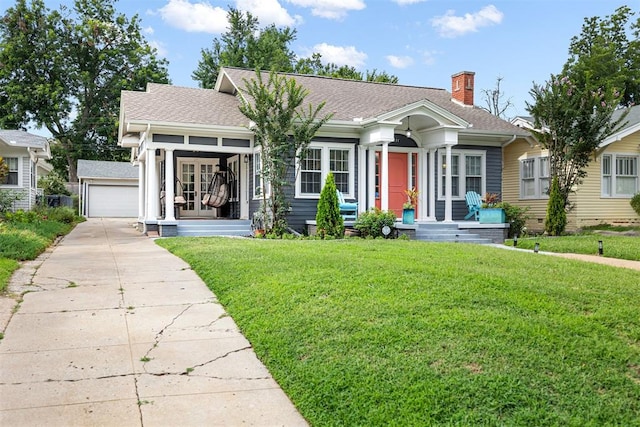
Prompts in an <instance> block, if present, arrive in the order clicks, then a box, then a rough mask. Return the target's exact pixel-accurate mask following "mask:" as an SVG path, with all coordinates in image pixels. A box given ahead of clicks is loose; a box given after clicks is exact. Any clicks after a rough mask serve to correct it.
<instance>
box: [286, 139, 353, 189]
mask: <svg viewBox="0 0 640 427" xmlns="http://www.w3.org/2000/svg"><path fill="white" fill-rule="evenodd" d="M354 167H355V163H354V149H353V147H351V146H349V147H345V146H340V145H316V144H312V145H311V146H310V148H308V149H307V152H306V156H305V157H304V158H303V159H302V160H300V161H299V163H298V173H299V177H298V180H297V183H296V196H297V197H309V198H316V197H319V196H320V192H321V191H322V186H323V185H324V182H325V180H326V179H327V175H328V174H329V172H331V173H333V178H334V179H335V182H336V188H337V189H338V190H340V191H341V192H342V193H344V195H345V196H346V197H350V196H352V195H353V187H354Z"/></svg>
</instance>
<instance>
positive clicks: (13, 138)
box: [0, 129, 47, 149]
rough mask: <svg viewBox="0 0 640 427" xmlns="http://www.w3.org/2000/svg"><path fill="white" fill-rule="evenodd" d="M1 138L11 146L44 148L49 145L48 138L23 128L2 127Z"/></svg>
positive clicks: (0, 130)
mask: <svg viewBox="0 0 640 427" xmlns="http://www.w3.org/2000/svg"><path fill="white" fill-rule="evenodd" d="M0 140H2V141H3V142H4V143H5V144H7V145H8V146H10V147H31V148H40V149H44V148H45V147H46V146H47V138H45V137H44V136H39V135H34V134H31V133H29V132H25V131H23V130H3V129H0Z"/></svg>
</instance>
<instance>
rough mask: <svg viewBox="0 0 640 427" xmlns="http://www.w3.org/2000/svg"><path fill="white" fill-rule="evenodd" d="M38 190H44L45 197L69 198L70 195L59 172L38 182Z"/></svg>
mask: <svg viewBox="0 0 640 427" xmlns="http://www.w3.org/2000/svg"><path fill="white" fill-rule="evenodd" d="M38 188H42V191H43V192H44V194H45V195H51V194H61V195H65V196H68V195H69V194H70V193H69V191H68V190H67V187H66V186H65V180H64V178H62V176H60V174H59V173H57V172H52V173H50V174H49V175H46V176H43V177H41V178H40V179H39V180H38Z"/></svg>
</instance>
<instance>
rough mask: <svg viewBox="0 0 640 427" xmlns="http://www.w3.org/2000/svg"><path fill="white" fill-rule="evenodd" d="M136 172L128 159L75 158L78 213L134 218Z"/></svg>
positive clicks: (136, 197) (136, 201) (135, 167)
mask: <svg viewBox="0 0 640 427" xmlns="http://www.w3.org/2000/svg"><path fill="white" fill-rule="evenodd" d="M138 175H139V174H138V166H136V165H132V164H131V163H130V162H107V161H100V160H78V184H79V185H78V188H79V193H80V215H83V216H85V217H87V218H93V217H112V218H137V217H138V198H139V194H138V188H139V187H138Z"/></svg>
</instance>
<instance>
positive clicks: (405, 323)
mask: <svg viewBox="0 0 640 427" xmlns="http://www.w3.org/2000/svg"><path fill="white" fill-rule="evenodd" d="M562 239H564V237H562V238H555V240H562ZM548 240H554V239H551V238H550V239H548ZM156 243H157V244H159V245H161V246H163V247H167V248H169V249H170V250H171V251H172V252H173V253H175V254H177V255H178V256H180V257H182V258H184V259H185V260H186V261H187V262H188V263H189V264H190V265H191V266H192V267H193V269H194V270H195V272H196V273H197V274H198V275H199V276H200V277H201V278H202V279H203V280H204V281H205V283H207V284H208V286H209V287H210V288H211V289H212V291H213V292H215V295H216V296H217V297H218V298H219V300H220V302H221V304H223V305H224V307H225V309H226V310H227V311H228V313H229V314H230V315H231V316H232V317H233V319H234V320H235V321H236V323H237V324H238V326H239V328H240V329H241V330H242V332H243V334H245V335H246V337H247V339H248V340H249V341H250V342H251V344H252V346H253V347H254V349H255V351H256V354H257V356H258V357H259V358H260V359H261V360H262V361H263V362H264V363H265V365H266V366H267V368H268V369H269V372H271V373H272V374H273V376H274V377H275V379H276V381H278V383H279V384H280V385H281V386H282V387H283V389H284V391H285V392H286V393H287V395H288V396H289V397H290V398H291V400H292V401H293V402H294V404H295V405H296V407H297V408H298V409H299V410H300V411H301V413H302V415H303V417H304V418H305V419H306V420H307V421H308V422H309V424H310V425H314V426H315V425H318V426H352V425H367V426H387V425H394V426H423V425H434V426H440V425H464V426H467V425H471V426H476V425H477V426H502V425H505V426H529V425H531V426H557V425H575V426H583V425H584V426H599V425H624V426H627V425H636V424H637V423H638V414H639V413H640V388H639V387H638V384H637V383H638V381H640V372H638V361H639V360H640V348H638V346H637V345H636V343H637V340H638V337H640V318H639V316H638V312H640V288H639V287H638V286H636V285H635V284H637V282H638V280H637V278H638V273H637V272H636V271H632V270H627V269H623V268H612V267H607V266H600V265H597V264H590V263H585V262H579V261H572V260H566V259H562V258H559V257H548V256H540V255H534V254H530V253H521V252H517V251H505V250H502V249H497V248H491V247H484V246H478V245H460V244H455V243H452V244H442V243H426V242H415V241H398V240H362V239H345V240H341V241H339V242H338V241H331V242H327V241H321V240H315V241H268V240H267V241H257V240H252V239H233V240H229V239H223V238H218V239H216V238H212V239H206V241H205V240H203V239H194V238H175V239H160V240H157V241H156ZM606 247H607V246H605V251H606ZM636 253H640V252H636ZM291 254H295V256H291ZM603 277H606V280H603ZM266 325H268V327H266Z"/></svg>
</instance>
